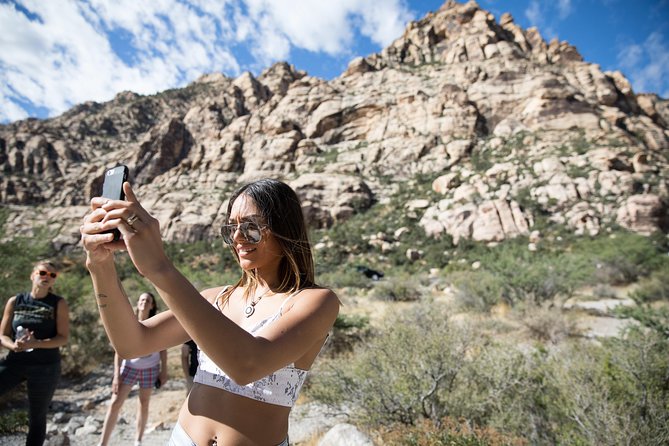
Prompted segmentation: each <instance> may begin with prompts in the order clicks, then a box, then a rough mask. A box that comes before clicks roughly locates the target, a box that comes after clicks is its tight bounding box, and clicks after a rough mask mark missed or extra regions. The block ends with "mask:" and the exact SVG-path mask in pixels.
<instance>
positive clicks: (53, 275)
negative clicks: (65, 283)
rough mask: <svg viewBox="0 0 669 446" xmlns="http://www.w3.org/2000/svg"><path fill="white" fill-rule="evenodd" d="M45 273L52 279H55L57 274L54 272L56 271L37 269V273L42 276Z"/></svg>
mask: <svg viewBox="0 0 669 446" xmlns="http://www.w3.org/2000/svg"><path fill="white" fill-rule="evenodd" d="M47 274H48V275H49V276H51V278H52V279H55V278H56V276H58V274H56V273H50V272H48V271H44V270H40V271H39V275H40V276H42V277H44V276H46V275H47Z"/></svg>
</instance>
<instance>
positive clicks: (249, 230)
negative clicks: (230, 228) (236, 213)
mask: <svg viewBox="0 0 669 446" xmlns="http://www.w3.org/2000/svg"><path fill="white" fill-rule="evenodd" d="M244 225H246V227H244ZM242 235H243V236H244V238H245V239H246V241H248V242H251V243H259V242H260V240H261V239H262V232H261V231H260V228H259V227H258V225H256V224H255V223H244V224H242Z"/></svg>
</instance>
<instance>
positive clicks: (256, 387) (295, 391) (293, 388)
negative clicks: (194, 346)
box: [193, 289, 307, 407]
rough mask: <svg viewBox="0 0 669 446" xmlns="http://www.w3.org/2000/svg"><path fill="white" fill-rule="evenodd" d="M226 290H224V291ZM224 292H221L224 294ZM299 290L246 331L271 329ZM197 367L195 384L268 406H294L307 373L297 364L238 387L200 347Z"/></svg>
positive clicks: (252, 332)
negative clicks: (270, 314) (277, 309)
mask: <svg viewBox="0 0 669 446" xmlns="http://www.w3.org/2000/svg"><path fill="white" fill-rule="evenodd" d="M223 291H225V289H224V290H223ZM223 291H221V293H222V292H223ZM298 292H299V291H297V292H295V293H293V294H291V295H290V296H288V297H287V298H286V299H285V300H284V301H283V303H282V304H281V308H279V311H278V312H277V313H276V314H274V315H272V316H270V317H268V318H267V319H264V320H262V321H260V322H259V323H258V324H257V325H256V326H255V327H253V328H251V329H247V328H245V330H246V331H248V332H249V333H251V334H252V335H255V334H256V333H258V332H259V331H260V330H261V329H262V328H263V327H266V326H268V325H269V324H271V323H272V322H274V321H275V320H277V319H278V318H279V317H281V315H282V314H283V307H284V305H285V304H286V302H288V300H289V299H290V298H291V297H293V296H295V295H296V294H297V293H298ZM218 297H220V294H219V296H217V297H216V300H215V301H214V305H216V302H217V301H218ZM198 362H199V364H198V367H197V372H196V373H195V377H194V378H193V381H194V382H196V383H200V384H204V385H207V386H212V387H217V388H219V389H223V390H227V391H228V392H231V393H234V394H236V395H241V396H244V397H246V398H251V399H254V400H256V401H262V402H264V403H269V404H277V405H279V406H286V407H293V405H294V404H295V401H296V400H297V396H298V395H299V393H300V389H301V388H302V385H303V384H304V380H305V379H306V377H307V370H302V369H298V368H296V367H295V365H294V364H289V365H287V366H285V367H283V368H281V369H279V370H277V371H276V372H274V373H270V374H269V375H267V376H265V377H264V378H260V379H259V380H257V381H254V382H252V383H249V384H246V385H245V386H242V385H239V384H237V383H236V382H234V381H233V380H232V378H230V377H229V376H228V375H227V374H226V373H225V372H224V371H223V370H221V369H220V368H218V366H216V364H214V362H213V361H212V360H211V359H210V358H209V357H208V356H207V354H206V353H204V352H203V351H202V350H200V349H199V348H198Z"/></svg>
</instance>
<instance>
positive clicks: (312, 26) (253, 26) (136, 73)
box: [0, 0, 412, 121]
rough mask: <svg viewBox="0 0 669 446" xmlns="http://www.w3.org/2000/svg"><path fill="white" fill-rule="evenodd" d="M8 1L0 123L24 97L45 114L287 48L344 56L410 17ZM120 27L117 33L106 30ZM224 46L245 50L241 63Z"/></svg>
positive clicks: (368, 9)
mask: <svg viewBox="0 0 669 446" xmlns="http://www.w3.org/2000/svg"><path fill="white" fill-rule="evenodd" d="M16 3H17V4H19V5H20V6H15V5H14V4H8V3H0V29H2V30H3V32H2V33H1V34H0V79H2V80H3V82H5V84H4V85H3V86H2V88H1V89H0V121H8V120H15V119H20V118H23V117H25V116H26V114H27V113H26V112H25V110H24V106H23V104H26V103H28V104H32V106H33V107H44V108H46V109H47V110H48V111H49V114H50V115H51V116H53V115H55V114H57V113H60V112H62V111H64V110H65V109H67V108H69V107H71V106H72V105H74V104H76V103H79V102H83V101H89V100H94V101H106V100H109V99H111V98H112V97H113V96H114V95H115V94H116V93H118V92H119V91H123V90H131V91H134V92H137V93H141V94H150V93H155V92H157V91H161V90H164V89H167V88H173V87H178V86H182V85H184V84H186V83H188V82H191V81H193V80H194V79H195V78H197V77H199V76H200V75H202V74H205V73H210V72H219V71H220V72H224V73H226V74H228V75H233V76H234V75H237V74H239V73H240V72H241V71H242V69H249V68H250V67H253V68H264V67H266V66H267V65H269V64H271V63H273V62H276V61H278V60H285V59H287V58H288V56H289V55H290V51H291V49H292V48H300V49H304V50H308V51H312V52H315V53H325V54H328V55H348V54H350V51H351V50H350V48H351V47H352V46H353V44H354V39H355V38H356V35H357V34H359V35H362V36H365V37H367V38H369V39H370V40H371V41H372V42H374V43H375V44H377V45H379V46H380V47H382V46H385V45H387V44H388V43H390V41H391V40H392V39H393V38H396V37H398V36H399V35H401V33H402V31H403V28H404V24H405V23H406V22H407V21H408V20H410V19H411V18H412V17H411V14H410V12H409V11H408V9H407V8H406V6H405V4H404V0H339V1H336V2H315V1H313V0H243V1H242V2H238V1H233V0H222V1H216V2H212V1H208V0H152V1H136V0H89V1H87V2H72V1H69V0H49V1H41V0H19V1H17V2H16ZM25 11H28V12H29V13H28V16H27V15H26V14H25ZM35 16H36V17H37V19H35ZM119 32H121V33H122V34H121V35H122V37H123V38H122V39H120V38H118V37H113V36H118V35H119V34H118V33H119ZM124 45H125V46H124ZM232 48H235V49H236V51H241V52H242V54H243V52H244V51H246V53H247V54H249V55H250V56H245V57H244V56H243V55H242V56H240V57H243V58H244V62H243V64H240V62H239V61H238V60H237V59H236V57H235V56H234V55H233V53H232ZM242 65H243V66H242Z"/></svg>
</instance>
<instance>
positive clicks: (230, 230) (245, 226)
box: [221, 221, 266, 245]
mask: <svg viewBox="0 0 669 446" xmlns="http://www.w3.org/2000/svg"><path fill="white" fill-rule="evenodd" d="M265 228H266V226H261V225H259V224H258V223H255V222H252V221H245V222H243V223H239V224H238V225H223V226H221V236H222V237H223V242H225V244H226V245H234V244H235V240H234V239H235V232H237V229H239V232H240V233H241V234H242V237H244V240H246V241H247V242H249V243H253V244H254V245H255V244H258V243H260V240H262V230H263V229H265Z"/></svg>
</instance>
